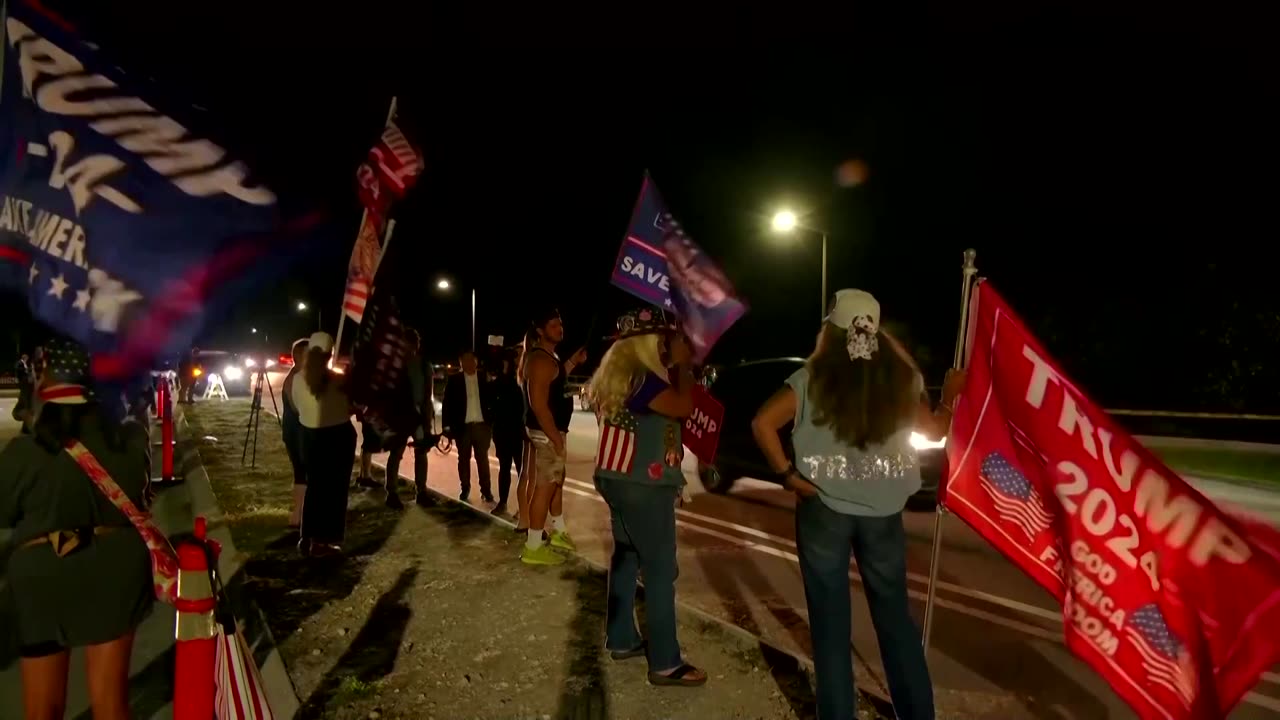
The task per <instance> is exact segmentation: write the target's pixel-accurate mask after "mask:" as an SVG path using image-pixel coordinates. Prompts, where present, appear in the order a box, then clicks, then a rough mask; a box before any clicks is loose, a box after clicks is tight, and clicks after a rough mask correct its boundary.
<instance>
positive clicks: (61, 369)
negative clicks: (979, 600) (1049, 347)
mask: <svg viewBox="0 0 1280 720" xmlns="http://www.w3.org/2000/svg"><path fill="white" fill-rule="evenodd" d="M563 339H564V325H563V322H562V320H561V318H560V316H559V314H558V313H556V312H555V311H548V312H546V313H544V314H542V315H540V316H538V317H536V318H535V319H534V320H533V322H532V323H531V324H530V326H529V329H528V332H527V334H526V336H525V338H524V344H523V347H522V350H521V352H519V353H510V354H506V355H504V356H502V357H501V358H499V359H498V361H497V363H496V364H495V365H496V366H495V367H493V368H491V369H488V370H486V369H484V368H481V367H480V363H479V360H478V358H477V356H476V355H475V353H473V352H470V351H467V352H463V353H462V354H461V357H460V359H459V364H460V367H461V369H460V371H459V372H458V373H456V374H455V375H452V376H451V377H449V378H448V380H447V382H446V386H445V391H444V397H443V405H442V410H441V416H442V417H441V418H440V420H441V422H440V423H439V425H440V427H441V429H442V432H443V434H444V435H446V436H447V437H449V438H451V439H452V441H453V443H454V446H455V447H456V448H457V462H458V481H459V489H460V494H459V497H460V499H461V500H463V501H464V502H465V501H468V500H469V499H470V493H471V490H472V483H471V480H472V472H471V470H472V461H473V460H474V463H475V468H476V472H475V474H476V478H475V479H476V482H477V485H478V488H479V491H480V496H481V499H482V500H483V501H484V502H485V503H488V504H491V505H492V506H493V507H492V510H491V511H492V512H493V513H495V514H506V513H508V512H509V510H508V507H507V503H508V500H509V493H510V489H511V484H512V481H511V471H512V469H513V468H514V470H515V472H516V473H518V476H519V481H518V484H517V487H516V503H517V509H516V511H515V512H514V513H513V514H512V517H513V518H514V519H515V525H516V531H517V532H519V533H521V534H522V535H523V536H524V538H525V544H524V547H523V548H522V551H521V554H520V559H521V561H522V562H524V563H526V564H530V565H558V564H561V563H564V562H565V561H566V556H567V553H571V552H573V551H574V549H575V545H574V542H573V540H572V539H571V538H570V536H569V534H568V530H567V526H566V524H565V517H564V500H563V487H564V480H565V464H566V459H567V455H566V438H567V434H568V432H569V425H570V419H571V417H572V414H573V396H572V394H571V393H570V392H569V390H568V387H567V378H568V376H569V373H571V372H572V371H574V370H575V369H578V368H580V367H581V365H582V364H583V363H584V362H585V361H586V360H587V358H586V353H585V351H578V352H577V353H575V354H573V355H572V356H570V357H568V358H564V357H562V356H561V355H560V354H559V351H558V346H559V345H560V343H561V342H562V341H563ZM410 344H411V345H412V346H413V347H412V348H411V349H412V350H413V351H414V353H413V357H412V360H411V362H410V363H409V372H408V382H407V383H405V388H404V390H403V391H404V392H408V393H411V394H412V397H413V401H414V408H415V411H416V412H417V422H416V425H414V427H413V428H412V429H411V430H410V431H409V432H405V433H401V434H398V435H390V436H388V435H386V434H385V433H384V434H379V433H377V432H374V430H373V428H370V427H365V428H364V429H363V437H364V439H363V445H362V447H361V448H360V449H361V453H360V456H359V457H360V459H359V461H358V463H359V465H358V471H357V473H356V475H355V481H356V484H357V485H358V486H365V487H376V488H381V489H383V490H385V491H386V494H387V501H386V502H387V505H388V506H390V507H392V508H397V509H399V508H402V507H403V505H404V503H403V500H402V499H401V498H400V495H399V488H398V487H397V482H398V480H399V477H398V475H399V473H398V470H397V469H398V468H399V465H400V460H401V458H402V457H403V454H404V452H405V451H406V450H407V448H408V447H409V446H410V445H412V447H413V452H414V479H413V482H414V488H415V501H416V502H418V503H420V504H423V505H430V504H432V501H431V500H430V499H429V496H428V493H427V487H426V486H427V461H428V450H429V449H430V448H431V447H433V446H435V445H436V441H437V439H438V436H437V435H436V434H435V433H434V429H435V427H436V425H437V423H436V418H435V406H434V402H433V401H434V393H433V373H432V367H431V365H430V364H428V363H426V362H425V361H424V360H422V358H421V353H420V348H419V347H418V346H419V340H418V338H417V336H416V335H414V336H412V337H411V343H410ZM292 352H293V359H294V364H293V367H292V369H291V370H290V371H289V373H288V375H287V376H286V378H285V380H284V389H283V400H284V403H283V404H284V408H283V413H282V426H283V433H284V444H285V447H286V450H287V452H288V455H289V458H290V460H291V461H292V464H293V483H294V507H293V509H292V512H291V514H290V517H289V524H290V525H291V526H292V527H295V528H297V532H298V548H299V551H300V552H301V553H302V554H304V555H305V556H307V557H320V556H333V555H338V554H340V553H341V543H342V541H343V536H344V531H345V519H346V509H347V498H348V493H349V492H350V488H351V486H352V469H353V466H355V465H356V464H357V460H356V457H357V456H356V449H357V433H356V428H355V426H354V422H353V413H352V404H351V401H350V398H349V392H348V387H347V384H348V382H349V380H348V377H349V376H348V375H346V374H344V373H342V372H339V371H335V370H334V369H333V363H332V362H331V361H332V359H333V353H334V342H333V338H332V337H330V336H329V335H328V334H326V333H323V332H318V333H315V334H314V335H312V336H310V337H309V338H307V339H304V340H299V341H298V342H296V343H295V344H294V346H293V349H292ZM693 357H694V348H693V347H692V343H691V341H690V340H689V339H688V337H687V335H686V333H685V332H684V330H683V328H682V327H681V326H680V325H679V323H677V322H675V321H674V319H673V318H671V317H670V316H668V315H667V314H666V313H664V312H662V311H660V310H656V309H642V310H637V311H635V312H632V313H628V314H627V315H625V316H624V317H623V318H621V319H620V320H619V321H618V332H617V334H616V336H615V340H614V342H613V344H612V345H611V346H610V347H609V349H608V350H607V352H606V353H605V354H604V356H603V357H602V358H601V360H600V362H599V364H598V367H597V368H596V370H595V372H594V373H593V375H592V376H591V379H590V381H589V383H588V385H587V388H586V393H587V396H588V399H589V401H590V403H591V406H592V408H593V409H594V410H595V413H596V417H597V421H598V425H599V439H598V443H597V446H598V450H597V453H596V458H595V464H594V478H593V479H594V482H595V486H596V488H597V490H598V491H599V493H600V495H601V497H602V498H603V499H604V500H605V502H606V503H607V505H608V508H609V512H610V518H611V524H612V535H613V551H612V556H611V558H610V562H609V578H608V598H609V601H608V608H607V617H606V622H605V628H604V635H605V648H606V650H607V651H608V652H609V654H610V656H611V657H612V658H613V659H615V660H626V659H629V658H639V657H644V658H646V660H647V662H648V666H649V681H650V683H652V684H654V685H677V686H697V685H701V684H703V683H705V682H706V680H707V674H706V672H705V671H703V670H701V669H699V668H697V667H695V666H694V665H692V664H690V663H689V662H687V661H686V659H685V658H684V657H683V655H682V653H681V649H680V644H679V640H678V638H677V634H676V604H675V582H676V578H677V575H678V572H679V570H678V566H677V556H676V542H677V533H676V517H675V510H676V507H677V506H678V505H679V504H680V503H681V502H682V497H683V493H682V490H683V489H684V486H685V484H686V480H685V477H684V473H683V471H682V470H681V463H682V460H683V455H684V448H683V443H682V434H681V433H682V429H683V423H684V418H686V417H687V416H689V415H690V413H691V412H692V411H693V409H694V393H693V387H694V385H695V384H696V382H697V380H696V378H695V374H694V367H693V360H692V358H693ZM88 367H89V361H88V355H87V353H86V352H85V351H84V350H83V349H82V348H80V347H78V346H76V345H74V344H72V343H70V342H66V341H55V342H54V343H51V344H50V345H49V347H47V348H45V349H44V350H43V351H42V352H40V353H39V354H38V355H37V359H36V360H35V361H30V360H28V359H27V358H25V357H24V358H23V360H22V361H21V362H20V364H19V368H20V369H21V370H22V371H23V372H24V373H25V377H26V380H23V381H22V394H23V397H22V399H20V401H19V403H18V409H16V410H15V418H16V419H21V420H22V421H23V423H24V428H25V431H26V433H27V434H25V435H24V436H22V437H20V438H18V439H15V440H14V441H11V442H10V443H9V444H8V445H7V446H6V447H5V448H4V450H3V454H0V527H13V528H15V532H14V540H13V541H14V544H15V547H16V550H15V552H14V554H13V559H12V560H11V562H10V563H9V569H8V574H9V581H10V584H11V587H12V590H13V592H14V594H15V596H17V597H18V598H19V600H20V602H19V604H18V610H17V612H18V620H19V623H18V626H17V627H18V635H19V639H20V645H21V655H22V672H23V694H24V703H25V706H26V707H27V708H28V717H32V718H46V717H47V718H54V717H61V715H62V708H63V705H64V704H65V700H64V698H65V694H66V675H67V667H68V665H67V663H68V657H69V656H68V651H69V649H70V648H72V647H84V648H85V649H86V659H87V663H88V673H89V689H90V697H91V701H92V703H93V708H94V714H95V717H99V718H124V717H127V716H128V707H127V699H128V694H127V687H128V664H129V655H130V652H131V647H132V639H133V632H134V629H135V628H136V627H137V626H138V624H139V623H140V622H141V619H142V618H143V617H144V616H145V615H146V613H147V612H148V611H149V609H150V606H151V604H152V599H153V592H152V587H151V573H150V567H149V556H148V551H147V548H146V545H145V544H144V543H143V542H142V540H141V538H140V537H139V536H138V534H137V532H131V531H130V523H129V520H128V519H127V518H126V517H125V515H124V514H123V513H122V511H121V509H120V507H119V504H118V503H117V502H115V501H113V500H112V499H111V498H110V497H108V495H107V494H106V493H104V492H103V491H101V490H100V489H98V488H95V483H94V482H90V480H89V478H87V477H86V473H85V471H84V470H82V468H81V467H80V466H79V465H78V464H77V462H76V460H74V459H73V458H72V457H71V456H70V455H68V454H67V453H64V452H63V450H64V449H66V448H67V447H68V444H69V443H81V444H82V445H83V446H84V447H86V448H88V449H89V451H91V452H92V454H93V455H94V456H96V457H97V458H98V459H99V460H100V462H101V464H102V465H103V466H104V467H105V468H107V470H108V471H109V473H110V475H111V476H112V477H113V478H115V482H116V483H117V484H118V485H119V487H120V488H121V490H122V494H123V495H124V496H127V498H128V499H129V500H130V501H132V502H133V503H134V504H135V505H136V506H138V507H140V508H145V507H147V505H148V504H149V502H150V500H151V493H150V490H149V486H148V478H149V476H150V471H149V449H148V444H149V443H148V433H147V425H146V421H147V417H146V413H145V412H141V411H140V410H139V411H138V412H136V413H135V415H136V417H133V418H132V419H133V420H136V421H137V422H125V423H120V422H119V421H118V420H115V419H113V418H112V416H111V415H110V414H109V413H106V412H104V410H103V407H104V405H103V403H102V402H101V401H100V398H97V397H95V396H94V393H93V391H92V383H91V381H90V379H89V377H88ZM20 379H21V378H20ZM963 379H964V378H963V374H962V373H952V374H950V375H949V376H948V377H947V380H946V382H945V385H944V389H943V397H942V402H941V403H940V404H939V405H938V406H937V408H936V409H934V408H933V406H932V405H931V403H930V402H929V398H928V396H927V393H926V392H925V390H924V381H923V377H922V375H921V373H920V370H919V368H918V366H917V365H916V363H915V361H914V360H913V359H912V358H911V356H910V354H909V353H908V352H907V351H906V350H905V348H904V347H903V346H902V344H901V343H899V342H898V341H897V340H896V339H895V338H893V336H892V335H890V334H889V333H887V332H885V331H884V329H883V328H882V327H881V326H880V306H879V304H878V303H877V301H876V300H875V299H874V298H873V297H872V296H871V295H869V294H868V293H865V292H863V291H859V290H842V291H840V292H839V293H837V294H836V296H835V299H834V301H833V304H832V306H831V311H830V314H829V315H828V316H827V317H826V318H825V321H824V322H823V323H822V325H821V327H820V329H819V332H818V336H817V342H816V346H815V348H814V351H813V353H812V354H811V356H810V357H809V359H808V361H807V362H806V364H805V366H804V367H803V368H802V369H801V370H799V371H797V372H796V373H795V374H794V375H793V376H792V377H791V378H789V379H788V380H787V381H786V384H785V385H784V386H783V387H782V388H779V389H778V391H777V392H776V394H774V396H773V397H772V398H771V399H769V400H768V401H767V402H766V403H765V404H764V406H763V407H761V408H760V409H759V411H758V414H757V416H756V417H755V420H754V422H753V424H752V428H753V432H754V434H755V438H756V440H757V443H758V444H759V446H760V449H761V451H762V453H763V455H764V457H765V458H766V459H767V460H768V462H769V464H770V465H771V466H772V468H773V470H774V471H776V472H777V474H778V478H779V479H781V480H782V482H783V485H784V486H785V487H786V488H787V489H789V490H790V491H792V492H793V493H795V495H796V496H797V506H796V545H797V548H798V554H799V557H800V569H801V575H802V579H803V583H804V590H805V598H806V602H807V605H808V616H809V622H810V628H811V635H812V640H813V650H814V664H815V668H816V680H817V689H816V696H817V705H818V716H819V717H820V718H822V719H823V720H830V719H834V718H850V717H853V713H854V704H855V693H854V682H853V668H852V663H851V659H850V653H849V637H850V633H851V627H850V622H851V620H850V616H851V609H850V587H849V583H848V562H849V557H850V553H852V555H853V557H854V558H855V559H856V561H857V563H858V566H859V570H860V572H861V575H862V578H863V585H864V587H865V590H866V595H867V601H868V606H869V609H870V612H871V618H872V622H873V624H874V626H875V630H876V635H877V638H878V640H879V643H880V651H881V657H882V658H883V659H884V663H885V671H886V677H887V680H888V684H889V689H890V694H891V696H892V699H893V704H894V708H895V712H896V713H897V715H898V717H900V718H910V719H916V718H932V717H933V716H934V709H933V693H932V687H931V682H930V677H929V670H928V667H927V664H926V661H925V656H924V652H923V650H922V647H921V643H920V633H919V629H918V627H917V626H916V624H915V622H914V621H913V620H912V618H911V615H910V612H909V606H908V588H907V571H906V540H905V534H904V530H903V520H902V512H903V508H904V507H905V504H906V500H907V498H908V497H909V496H910V495H911V494H913V493H914V492H916V491H917V490H918V489H919V488H920V474H919V469H918V467H917V465H916V463H915V456H914V451H913V450H912V449H911V446H910V435H911V433H912V432H913V431H916V432H921V433H924V434H926V435H930V436H932V437H935V438H936V437H940V436H942V435H944V434H945V433H946V431H947V428H948V425H949V422H950V413H951V407H952V404H953V402H954V399H955V398H956V397H957V396H958V394H959V392H960V390H961V388H962V387H963ZM135 410H138V409H137V408H135ZM788 425H791V426H792V429H791V431H790V438H789V441H788V439H785V438H783V437H782V436H780V434H779V433H780V431H781V430H782V429H783V428H784V427H786V426H788ZM491 445H492V446H493V447H494V449H495V454H496V456H497V460H498V467H499V471H498V479H497V496H496V497H495V496H494V489H493V486H492V483H491V481H492V477H491V472H490V467H489V449H490V446H491ZM383 451H385V452H388V453H389V461H388V465H387V467H388V468H390V471H389V472H388V473H387V476H386V479H385V480H384V482H382V483H378V482H377V481H375V480H374V479H373V477H372V469H371V460H372V456H373V455H374V454H375V453H378V452H383ZM797 460H801V461H802V462H801V463H800V466H801V467H803V468H805V469H806V470H807V472H805V471H802V470H801V469H800V467H797V464H796V461H797ZM641 577H643V578H644V583H645V600H646V612H645V628H644V632H641V631H640V629H639V627H637V624H636V615H635V596H636V591H637V587H638V584H639V581H640V578H641ZM108 580H109V582H108ZM89 597H92V598H93V602H94V608H95V611H94V612H93V613H86V612H84V607H83V604H82V602H83V599H84V598H89Z"/></svg>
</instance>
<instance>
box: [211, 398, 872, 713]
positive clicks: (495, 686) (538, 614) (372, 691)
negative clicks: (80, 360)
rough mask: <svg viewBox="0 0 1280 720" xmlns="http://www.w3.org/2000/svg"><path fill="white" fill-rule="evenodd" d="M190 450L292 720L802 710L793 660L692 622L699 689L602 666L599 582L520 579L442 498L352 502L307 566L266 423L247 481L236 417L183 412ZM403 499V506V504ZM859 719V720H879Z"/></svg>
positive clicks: (546, 575) (359, 496)
mask: <svg viewBox="0 0 1280 720" xmlns="http://www.w3.org/2000/svg"><path fill="white" fill-rule="evenodd" d="M190 419H191V421H192V423H193V425H194V426H195V428H196V434H197V435H200V436H210V437H213V438H218V439H217V440H216V441H213V440H210V439H208V438H206V440H205V441H204V444H203V445H202V448H201V454H202V456H203V457H204V459H205V463H206V466H207V468H208V475H209V477H210V479H211V483H212V489H213V491H214V492H215V493H216V494H217V496H218V499H219V502H220V505H221V506H222V508H223V510H224V512H225V514H224V515H223V517H222V524H223V526H224V527H226V528H227V529H228V530H229V532H230V534H231V536H232V538H233V540H234V541H235V542H236V543H237V545H238V547H239V549H240V554H241V555H244V556H245V565H244V574H245V576H246V580H245V589H246V590H247V591H248V592H249V593H250V594H251V595H252V596H253V597H254V598H255V599H256V600H257V601H258V602H259V603H260V605H261V606H262V608H263V610H264V611H265V614H266V616H267V623H268V625H269V626H270V628H271V630H272V633H273V635H274V636H275V638H276V639H277V640H278V642H279V648H280V653H281V657H282V658H283V660H284V663H285V666H286V667H287V668H288V672H289V675H290V676H291V678H292V681H293V683H294V685H295V686H296V687H297V689H298V691H299V696H300V697H301V698H302V701H301V712H300V714H299V717H343V718H346V717H352V718H356V717H361V718H363V717H424V718H429V717H437V718H442V719H443V718H449V717H459V716H460V715H459V714H458V713H459V712H463V713H465V716H467V717H481V718H512V717H549V716H556V717H591V718H594V717H627V718H636V720H644V719H645V718H655V719H656V718H710V717H714V718H792V717H806V716H809V715H810V714H811V713H812V697H811V693H810V690H809V683H808V679H807V677H806V676H805V674H804V672H803V670H801V669H800V668H799V667H798V665H797V664H796V662H795V661H794V659H793V658H791V657H790V656H785V655H783V654H781V653H777V652H776V651H771V650H770V649H769V648H768V647H767V646H762V644H761V643H759V642H758V641H747V640H746V639H744V638H743V637H741V636H738V635H734V634H731V633H728V632H726V631H724V630H723V629H722V628H721V627H720V626H719V625H718V624H715V623H711V622H707V621H706V620H702V619H700V618H697V617H694V616H692V615H690V614H684V615H683V616H682V617H681V626H680V637H681V642H682V645H683V646H684V650H685V652H686V653H687V656H688V657H689V659H690V660H691V661H693V662H695V663H697V664H698V665H700V666H701V667H703V668H705V669H706V670H707V672H708V674H709V675H710V677H711V680H710V682H709V683H708V685H707V686H706V687H704V688H701V689H696V690H684V689H658V688H653V687H650V686H649V685H648V684H647V683H646V679H645V676H646V672H645V663H644V662H643V660H641V659H637V660H631V661H628V662H624V663H614V662H611V661H610V660H609V658H608V656H607V655H606V654H605V653H604V652H603V649H602V644H603V638H602V635H603V626H604V612H605V578H604V576H603V574H602V573H601V572H599V571H598V570H596V569H594V568H591V567H589V566H587V565H586V564H584V563H580V562H577V561H571V562H570V563H569V564H567V565H565V566H562V567H559V568H530V567H526V566H524V565H522V564H521V563H520V562H519V561H518V560H517V556H518V553H519V549H520V544H521V542H522V538H519V537H517V536H516V535H515V534H514V533H512V532H511V531H510V529H507V528H505V527H503V526H500V525H497V524H494V523H492V522H490V521H489V519H488V517H487V516H483V515H481V514H478V513H476V512H474V511H473V510H472V509H470V508H466V507H464V506H462V505H460V504H457V503H452V502H444V501H439V502H437V503H436V504H435V506H434V507H431V508H426V509H424V508H420V507H417V506H414V505H412V504H410V507H409V508H407V509H405V510H402V511H393V510H389V509H387V508H385V507H384V506H383V505H382V501H383V498H384V497H385V496H384V495H383V494H382V493H381V492H379V491H374V492H368V493H354V494H353V497H352V499H351V502H350V505H349V511H348V536H347V539H346V543H345V549H346V557H345V558H344V559H343V560H341V561H333V562H328V563H326V562H318V561H304V560H302V559H300V558H299V557H298V556H297V554H296V552H295V551H294V549H293V547H292V545H293V542H292V540H293V538H292V537H290V536H289V534H288V533H287V532H286V531H285V528H284V525H285V521H286V517H287V513H288V493H289V478H290V477H291V476H290V473H289V471H288V468H287V465H286V462H287V461H284V459H283V458H284V454H283V450H282V449H281V448H280V447H279V445H280V443H279V433H278V431H277V430H276V429H275V427H274V425H271V427H270V428H268V425H269V423H268V420H270V418H269V416H268V417H267V418H265V419H264V421H263V426H262V434H261V435H260V437H259V439H258V442H259V453H258V462H257V467H256V468H240V467H239V466H240V452H239V451H240V449H241V447H240V446H241V444H242V442H243V433H244V430H243V427H244V425H243V418H238V417H236V413H235V411H234V409H233V408H232V407H231V406H229V405H228V406H223V407H219V406H209V407H208V408H206V407H200V406H198V407H197V408H196V409H195V410H193V411H192V412H191V414H190ZM402 493H403V496H404V497H405V499H406V500H407V499H408V498H409V494H410V493H409V492H408V491H407V490H402ZM871 712H872V711H871V709H870V708H865V707H864V713H866V714H865V715H864V717H869V718H870V717H877V716H876V715H874V714H871Z"/></svg>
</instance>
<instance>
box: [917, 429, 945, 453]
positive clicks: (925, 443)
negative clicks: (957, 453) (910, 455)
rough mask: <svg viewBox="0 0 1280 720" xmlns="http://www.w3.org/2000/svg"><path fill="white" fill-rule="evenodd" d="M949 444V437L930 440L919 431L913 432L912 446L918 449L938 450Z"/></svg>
mask: <svg viewBox="0 0 1280 720" xmlns="http://www.w3.org/2000/svg"><path fill="white" fill-rule="evenodd" d="M946 446H947V439H946V438H942V439H941V440H930V439H929V438H927V437H925V436H923V435H921V434H920V433H918V432H913V433H911V447H913V448H915V449H916V450H937V449H939V448H944V447H946Z"/></svg>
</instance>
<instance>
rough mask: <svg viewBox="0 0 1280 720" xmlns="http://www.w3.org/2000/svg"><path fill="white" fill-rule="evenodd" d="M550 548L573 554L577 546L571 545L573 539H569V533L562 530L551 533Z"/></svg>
mask: <svg viewBox="0 0 1280 720" xmlns="http://www.w3.org/2000/svg"><path fill="white" fill-rule="evenodd" d="M551 547H554V548H560V549H561V550H568V551H569V552H575V551H576V550H577V549H578V546H577V545H574V544H573V538H571V537H569V533H567V532H565V531H563V530H552V531H551Z"/></svg>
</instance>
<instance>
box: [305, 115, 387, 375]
mask: <svg viewBox="0 0 1280 720" xmlns="http://www.w3.org/2000/svg"><path fill="white" fill-rule="evenodd" d="M395 119H396V96H395V95H392V96H391V106H390V107H388V108H387V121H386V122H384V123H382V127H384V128H385V127H386V126H388V125H390V124H391V121H392V120H395ZM368 219H369V208H365V209H364V212H362V213H360V224H359V225H358V226H356V238H357V239H359V237H360V228H363V227H364V223H365V221H366V220H368ZM390 237H391V233H390V227H388V232H387V238H388V239H390ZM352 252H355V249H354V248H353V249H352ZM385 252H386V250H385V249H384V250H383V251H382V252H381V253H379V254H378V262H379V263H381V262H382V255H383V253H385ZM348 267H350V265H348ZM375 267H376V266H375ZM375 272H376V271H375ZM369 289H370V290H372V289H373V284H372V283H370V285H369ZM346 324H347V310H346V308H345V307H343V306H341V305H340V306H338V334H337V335H336V336H335V337H334V340H333V358H334V359H335V360H336V359H337V358H338V356H339V355H341V354H342V327H343V326H344V325H346ZM320 329H321V330H324V328H320Z"/></svg>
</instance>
